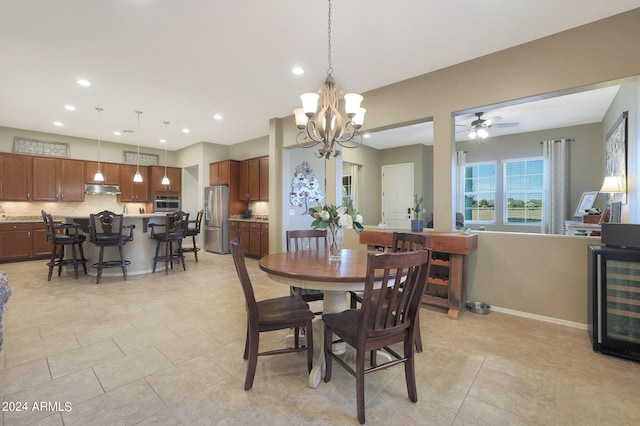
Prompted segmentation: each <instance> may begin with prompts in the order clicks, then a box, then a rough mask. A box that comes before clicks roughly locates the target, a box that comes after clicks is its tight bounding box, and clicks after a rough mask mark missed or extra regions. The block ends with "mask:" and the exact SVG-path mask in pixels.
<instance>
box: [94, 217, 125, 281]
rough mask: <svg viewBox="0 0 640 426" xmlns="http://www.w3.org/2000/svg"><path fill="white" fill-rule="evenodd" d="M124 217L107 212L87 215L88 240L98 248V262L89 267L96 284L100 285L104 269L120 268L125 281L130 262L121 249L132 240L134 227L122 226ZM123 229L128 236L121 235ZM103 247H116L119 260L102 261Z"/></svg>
mask: <svg viewBox="0 0 640 426" xmlns="http://www.w3.org/2000/svg"><path fill="white" fill-rule="evenodd" d="M123 218H124V216H123V215H121V214H115V213H114V212H111V211H109V210H103V211H101V212H100V213H96V214H91V215H89V240H90V241H91V242H92V243H93V244H95V245H96V246H98V247H100V256H99V258H98V262H97V263H94V264H93V265H91V266H92V267H94V268H96V270H97V271H98V274H97V275H96V284H100V278H102V269H104V268H115V267H119V268H122V276H123V277H124V280H125V281H126V280H127V265H129V264H130V263H131V262H130V261H128V260H126V259H125V258H124V253H123V247H124V245H125V244H127V243H128V242H129V241H132V240H133V229H134V228H135V225H127V226H124V225H123V223H122V222H123V220H124V219H123ZM124 228H128V229H129V234H128V235H127V234H123V233H122V231H123V229H124ZM105 247H118V251H119V253H120V259H119V260H107V261H105V260H104V248H105Z"/></svg>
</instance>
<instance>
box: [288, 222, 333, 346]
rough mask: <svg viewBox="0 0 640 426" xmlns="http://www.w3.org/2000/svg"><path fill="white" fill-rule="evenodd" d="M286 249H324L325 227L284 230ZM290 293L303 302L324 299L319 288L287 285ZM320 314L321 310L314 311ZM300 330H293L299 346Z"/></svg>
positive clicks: (325, 239) (296, 344)
mask: <svg viewBox="0 0 640 426" xmlns="http://www.w3.org/2000/svg"><path fill="white" fill-rule="evenodd" d="M286 239H287V251H299V250H326V248H327V230H326V229H301V230H294V231H287V232H286ZM289 289H290V291H291V294H292V295H295V294H297V295H299V296H300V297H302V300H304V301H305V302H315V301H318V300H323V299H324V293H323V292H322V291H320V290H312V289H307V288H302V287H293V286H292V287H289ZM314 313H315V314H316V315H322V312H314ZM299 335H300V330H298V329H296V330H295V342H294V344H295V347H296V348H297V347H298V346H299Z"/></svg>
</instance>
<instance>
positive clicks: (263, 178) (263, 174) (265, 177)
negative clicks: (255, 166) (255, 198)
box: [259, 156, 269, 201]
mask: <svg viewBox="0 0 640 426" xmlns="http://www.w3.org/2000/svg"><path fill="white" fill-rule="evenodd" d="M259 198H260V201H269V157H268V156H266V157H260V197H259Z"/></svg>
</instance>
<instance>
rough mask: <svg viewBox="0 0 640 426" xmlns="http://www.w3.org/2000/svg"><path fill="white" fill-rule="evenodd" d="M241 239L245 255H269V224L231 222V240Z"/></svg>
mask: <svg viewBox="0 0 640 426" xmlns="http://www.w3.org/2000/svg"><path fill="white" fill-rule="evenodd" d="M237 237H240V240H241V241H242V245H243V246H244V253H245V255H246V256H249V257H262V256H264V255H266V254H269V224H268V223H260V222H246V221H232V220H230V221H229V239H230V240H233V239H235V238H237Z"/></svg>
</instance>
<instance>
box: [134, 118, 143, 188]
mask: <svg viewBox="0 0 640 426" xmlns="http://www.w3.org/2000/svg"><path fill="white" fill-rule="evenodd" d="M136 114H138V157H137V158H136V159H137V163H138V165H137V167H136V174H135V175H133V181H134V182H142V181H143V180H142V175H141V174H140V139H141V136H140V114H142V111H136Z"/></svg>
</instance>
